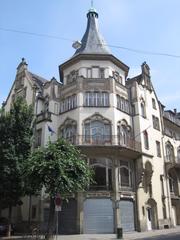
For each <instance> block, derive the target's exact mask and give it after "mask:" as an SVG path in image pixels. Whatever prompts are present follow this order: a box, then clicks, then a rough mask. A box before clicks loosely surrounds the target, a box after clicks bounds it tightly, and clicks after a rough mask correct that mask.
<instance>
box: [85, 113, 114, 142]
mask: <svg viewBox="0 0 180 240" xmlns="http://www.w3.org/2000/svg"><path fill="white" fill-rule="evenodd" d="M84 142H85V143H91V144H105V143H110V142H111V124H110V121H109V120H107V119H105V118H103V117H102V116H101V115H93V116H92V117H91V118H89V119H86V120H85V122H84Z"/></svg>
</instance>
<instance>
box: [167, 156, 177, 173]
mask: <svg viewBox="0 0 180 240" xmlns="http://www.w3.org/2000/svg"><path fill="white" fill-rule="evenodd" d="M165 166H166V170H170V169H171V168H173V167H175V168H180V156H177V157H171V158H170V157H169V156H165Z"/></svg>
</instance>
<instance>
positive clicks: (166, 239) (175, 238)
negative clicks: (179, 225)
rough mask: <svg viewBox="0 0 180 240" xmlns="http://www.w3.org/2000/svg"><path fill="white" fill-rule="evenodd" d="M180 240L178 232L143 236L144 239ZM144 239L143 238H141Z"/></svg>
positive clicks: (138, 239)
mask: <svg viewBox="0 0 180 240" xmlns="http://www.w3.org/2000/svg"><path fill="white" fill-rule="evenodd" d="M161 239H163V240H180V233H177V234H168V235H166V236H165V235H162V236H156V237H148V238H143V240H161ZM136 240H140V238H137V239H136ZM141 240H142V238H141Z"/></svg>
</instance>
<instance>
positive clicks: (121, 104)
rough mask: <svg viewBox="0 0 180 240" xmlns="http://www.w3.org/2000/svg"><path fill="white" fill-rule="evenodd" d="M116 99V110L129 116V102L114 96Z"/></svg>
mask: <svg viewBox="0 0 180 240" xmlns="http://www.w3.org/2000/svg"><path fill="white" fill-rule="evenodd" d="M116 99H117V109H119V110H121V111H123V112H126V113H128V114H129V113H130V107H129V101H128V100H127V99H125V98H123V97H121V96H119V95H116Z"/></svg>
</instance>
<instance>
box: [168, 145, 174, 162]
mask: <svg viewBox="0 0 180 240" xmlns="http://www.w3.org/2000/svg"><path fill="white" fill-rule="evenodd" d="M166 160H167V161H168V162H174V147H173V145H172V144H171V143H170V142H167V143H166Z"/></svg>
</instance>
